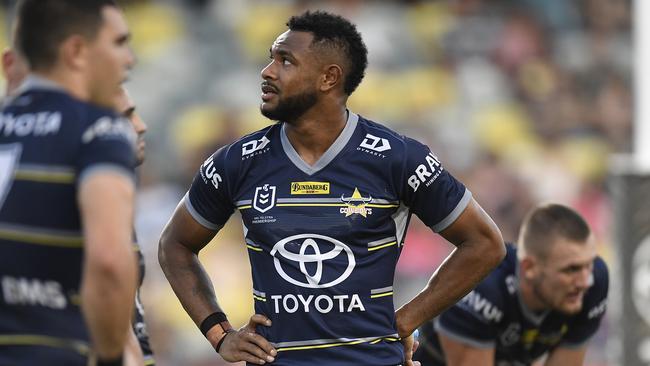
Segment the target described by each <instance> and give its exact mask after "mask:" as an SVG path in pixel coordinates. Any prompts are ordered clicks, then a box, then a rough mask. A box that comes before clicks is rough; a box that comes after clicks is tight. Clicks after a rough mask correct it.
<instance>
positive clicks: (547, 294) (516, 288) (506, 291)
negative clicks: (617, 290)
mask: <svg viewBox="0 0 650 366" xmlns="http://www.w3.org/2000/svg"><path fill="white" fill-rule="evenodd" d="M607 289H608V273H607V266H606V265H605V263H604V262H603V261H602V259H601V258H599V257H598V256H597V255H596V244H595V239H594V236H593V234H592V233H591V231H590V229H589V227H588V226H587V223H586V222H585V221H584V220H583V219H582V217H580V215H579V214H578V213H576V212H575V211H573V210H572V209H570V208H569V207H566V206H563V205H559V204H547V205H542V206H539V207H537V208H535V209H534V210H532V211H531V212H530V213H529V214H528V215H527V216H526V218H525V220H524V222H523V224H522V228H521V232H520V235H519V245H518V246H517V247H514V246H511V245H509V246H508V253H507V255H506V259H505V260H504V261H503V262H502V263H501V265H500V266H499V267H498V268H497V269H496V270H495V271H494V272H492V273H491V274H490V275H489V276H488V277H487V278H486V279H485V280H483V282H481V283H480V284H479V285H478V287H477V288H476V289H475V290H474V291H472V292H471V293H470V294H469V295H467V296H466V297H465V298H463V299H462V300H461V301H460V302H458V304H456V305H454V306H453V307H452V308H450V309H449V310H447V311H445V312H444V313H442V315H440V317H438V318H437V319H436V320H435V321H434V322H430V323H427V324H425V325H423V326H422V327H421V328H420V347H419V349H418V350H417V352H416V354H415V356H414V359H417V360H420V361H421V362H422V365H426V366H431V365H448V366H470V365H471V366H474V365H486V366H490V365H497V366H499V365H504V366H506V365H508V366H523V365H530V364H531V363H533V362H534V361H535V360H537V359H539V358H540V357H542V356H543V355H545V354H546V355H547V357H546V361H545V365H546V366H577V365H582V364H583V361H584V357H585V352H586V351H587V342H588V340H589V338H590V337H591V336H592V335H593V334H594V333H596V330H598V326H599V324H600V321H601V319H602V318H603V315H604V313H605V307H606V301H607Z"/></svg>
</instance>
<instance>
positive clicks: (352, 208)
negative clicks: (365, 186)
mask: <svg viewBox="0 0 650 366" xmlns="http://www.w3.org/2000/svg"><path fill="white" fill-rule="evenodd" d="M371 201H372V196H368V197H363V196H362V195H361V193H360V192H359V190H358V189H357V188H354V193H352V196H350V197H345V196H344V195H341V202H343V203H345V207H341V210H340V212H341V213H344V214H345V217H348V216H351V215H354V214H358V215H361V216H363V217H367V216H368V215H372V208H368V207H366V205H367V204H368V203H370V202H371Z"/></svg>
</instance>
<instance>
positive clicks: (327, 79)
mask: <svg viewBox="0 0 650 366" xmlns="http://www.w3.org/2000/svg"><path fill="white" fill-rule="evenodd" d="M323 68H324V70H323V73H322V74H321V76H320V78H319V89H320V91H322V92H327V91H329V90H331V89H333V88H334V87H336V86H337V85H339V84H340V83H342V82H343V69H341V66H339V65H337V64H329V65H325V66H324V67H323Z"/></svg>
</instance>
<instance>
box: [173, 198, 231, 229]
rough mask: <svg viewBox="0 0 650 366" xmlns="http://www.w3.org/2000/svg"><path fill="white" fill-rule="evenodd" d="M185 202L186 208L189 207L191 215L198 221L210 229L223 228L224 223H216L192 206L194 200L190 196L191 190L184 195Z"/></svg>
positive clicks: (188, 210)
mask: <svg viewBox="0 0 650 366" xmlns="http://www.w3.org/2000/svg"><path fill="white" fill-rule="evenodd" d="M182 201H183V204H184V205H185V208H186V209H187V212H189V213H190V215H191V216H192V217H193V218H194V220H196V222H198V223H199V224H201V226H203V227H205V228H207V229H210V230H219V229H221V228H222V225H217V224H214V223H212V222H210V221H208V220H207V219H205V218H204V217H203V216H201V214H200V213H199V212H198V211H197V210H196V209H195V208H194V206H192V202H191V201H190V197H189V192H187V193H185V196H183V199H182Z"/></svg>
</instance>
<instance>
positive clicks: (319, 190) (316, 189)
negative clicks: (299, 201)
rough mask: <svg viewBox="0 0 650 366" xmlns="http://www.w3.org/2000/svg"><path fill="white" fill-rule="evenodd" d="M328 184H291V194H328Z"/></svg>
mask: <svg viewBox="0 0 650 366" xmlns="http://www.w3.org/2000/svg"><path fill="white" fill-rule="evenodd" d="M329 193H330V183H329V182H291V194H329Z"/></svg>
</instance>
